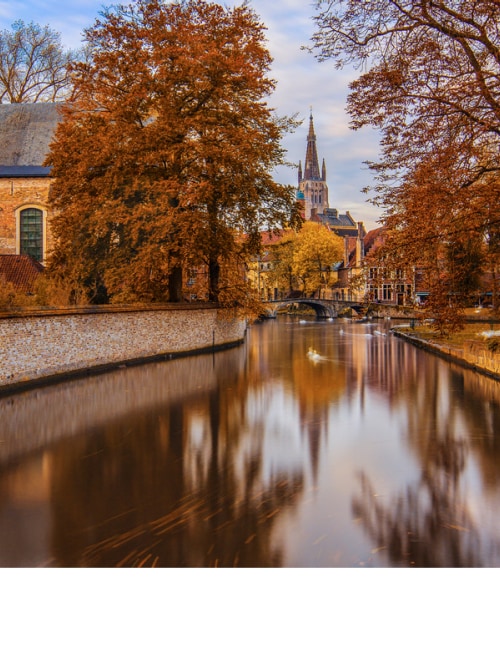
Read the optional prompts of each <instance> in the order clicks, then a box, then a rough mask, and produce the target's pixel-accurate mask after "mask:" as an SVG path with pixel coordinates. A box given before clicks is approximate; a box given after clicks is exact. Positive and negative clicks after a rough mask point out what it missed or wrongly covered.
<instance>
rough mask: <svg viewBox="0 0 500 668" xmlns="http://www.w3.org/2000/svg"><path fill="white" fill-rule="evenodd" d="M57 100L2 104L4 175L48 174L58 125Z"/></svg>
mask: <svg viewBox="0 0 500 668" xmlns="http://www.w3.org/2000/svg"><path fill="white" fill-rule="evenodd" d="M59 108H60V104H57V103H51V102H46V103H36V104H34V103H32V104H0V175H1V176H11V177H13V176H47V175H48V174H49V173H50V169H49V168H47V167H43V163H44V161H45V157H46V155H47V153H48V151H49V145H50V142H51V141H52V137H53V135H54V132H55V129H56V126H57V124H58V122H59Z"/></svg>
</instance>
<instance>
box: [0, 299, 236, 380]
mask: <svg viewBox="0 0 500 668" xmlns="http://www.w3.org/2000/svg"><path fill="white" fill-rule="evenodd" d="M245 329H246V323H245V322H244V321H243V320H241V319H239V318H234V317H230V316H228V314H227V312H223V311H220V310H218V309H217V308H215V307H213V308H211V307H209V306H198V307H194V306H189V307H182V306H179V307H170V306H164V307H148V308H135V307H130V308H125V307H121V308H117V307H96V308H83V309H66V310H64V311H63V310H57V311H47V312H45V311H41V312H32V313H22V314H4V315H3V316H0V391H2V390H3V391H6V390H13V389H16V388H17V387H18V386H23V387H24V386H25V385H26V384H36V383H37V382H43V381H47V380H48V379H52V380H53V379H57V378H58V377H61V376H62V377H66V376H69V375H78V374H82V373H88V372H89V371H90V372H91V371H95V372H97V371H99V370H105V369H107V368H112V367H114V366H119V365H120V364H126V363H134V362H139V361H146V360H153V359H161V358H170V357H176V356H180V355H187V354H192V353H195V352H203V351H209V350H212V349H214V350H215V349H221V348H224V347H228V346H231V345H236V344H237V343H239V342H241V341H242V340H243V338H244V336H245Z"/></svg>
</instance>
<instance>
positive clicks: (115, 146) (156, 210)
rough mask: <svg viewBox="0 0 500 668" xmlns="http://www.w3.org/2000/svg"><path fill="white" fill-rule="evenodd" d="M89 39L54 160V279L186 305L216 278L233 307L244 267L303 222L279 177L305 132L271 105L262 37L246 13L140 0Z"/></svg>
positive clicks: (196, 1)
mask: <svg viewBox="0 0 500 668" xmlns="http://www.w3.org/2000/svg"><path fill="white" fill-rule="evenodd" d="M85 37H86V41H87V44H88V47H89V51H90V60H89V61H88V62H85V63H79V64H76V65H75V66H74V68H73V79H74V86H75V96H74V99H73V100H72V102H71V104H69V105H67V107H66V110H65V112H64V118H63V121H62V122H61V124H60V125H59V128H58V131H57V134H56V138H55V141H54V143H53V145H52V148H51V152H50V155H49V156H48V159H47V163H48V164H51V165H52V169H53V172H52V173H53V175H54V176H55V183H54V188H53V193H52V205H53V206H54V207H55V209H56V210H57V211H58V215H57V216H56V218H55V220H54V231H55V237H56V247H55V252H54V254H53V257H52V261H51V264H50V270H51V271H52V272H54V273H55V274H59V275H62V276H65V277H66V278H67V279H68V280H70V281H73V282H74V283H75V285H85V286H86V288H87V290H88V291H89V293H90V295H91V299H92V301H100V300H108V299H112V300H115V301H116V300H131V299H135V300H163V299H165V298H168V299H170V300H173V301H178V300H179V299H180V298H181V284H182V270H183V268H185V267H188V266H201V265H205V266H206V267H207V268H208V292H209V298H210V299H211V300H215V301H221V300H223V301H224V302H227V303H229V304H232V305H234V304H235V302H237V301H238V299H239V297H238V295H240V294H241V291H240V289H239V287H240V286H235V288H238V289H235V292H234V293H231V290H230V287H231V285H232V284H233V283H234V277H235V276H238V272H235V271H234V264H235V261H236V260H238V261H239V262H240V263H243V262H244V260H245V258H246V257H248V256H249V255H251V254H253V253H255V252H256V250H258V247H259V240H260V235H259V234H258V232H259V228H260V227H262V226H267V227H269V228H273V227H282V226H286V225H288V224H289V223H290V216H291V215H292V216H294V215H295V213H294V207H295V203H294V200H295V198H294V191H293V188H291V187H287V186H282V185H279V184H277V183H275V182H274V180H273V179H272V177H271V173H272V171H273V169H274V168H275V167H276V166H277V165H279V164H282V163H283V162H284V159H285V152H284V149H283V148H282V146H281V139H282V137H283V135H284V134H285V133H286V132H287V131H289V130H291V129H293V128H294V127H295V124H296V123H295V121H294V119H290V118H278V117H276V116H275V114H274V112H273V110H272V109H271V108H269V107H268V104H267V101H266V100H267V98H268V96H269V95H270V94H271V92H272V91H273V89H274V85H275V84H274V82H273V81H272V80H271V79H269V78H268V76H267V74H268V71H269V68H270V64H271V57H270V55H269V52H268V50H267V48H266V46H265V41H264V26H263V25H262V24H261V22H260V21H259V19H258V17H257V16H256V14H255V13H254V11H253V10H251V9H250V8H249V6H248V5H246V4H243V5H242V6H240V7H235V8H232V9H229V8H224V7H222V6H220V5H218V4H215V3H206V2H202V1H201V0H186V1H181V2H174V3H167V4H166V3H163V2H161V1H160V0H139V2H137V3H135V4H132V5H129V6H123V5H119V6H117V7H114V8H111V9H106V10H104V12H103V13H102V17H101V19H99V20H97V21H96V23H95V25H94V26H93V27H92V28H90V29H88V30H87V31H86V33H85ZM226 274H227V276H226ZM240 274H241V272H240ZM228 276H231V280H229V279H228ZM241 282H242V283H243V278H241ZM222 285H223V286H224V290H223V292H221V286H222Z"/></svg>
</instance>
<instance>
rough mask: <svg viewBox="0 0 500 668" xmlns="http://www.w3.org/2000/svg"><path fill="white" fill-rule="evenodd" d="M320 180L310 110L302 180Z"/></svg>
mask: <svg viewBox="0 0 500 668" xmlns="http://www.w3.org/2000/svg"><path fill="white" fill-rule="evenodd" d="M316 179H317V180H320V179H321V175H320V172H319V162H318V151H317V149H316V134H315V132H314V123H313V115H312V109H311V114H310V116H309V133H308V135H307V149H306V163H305V168H304V180H306V181H314V180H316Z"/></svg>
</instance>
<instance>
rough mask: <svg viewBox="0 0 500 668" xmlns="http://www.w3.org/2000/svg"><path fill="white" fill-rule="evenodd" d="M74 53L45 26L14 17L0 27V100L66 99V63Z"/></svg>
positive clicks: (57, 34) (53, 100)
mask: <svg viewBox="0 0 500 668" xmlns="http://www.w3.org/2000/svg"><path fill="white" fill-rule="evenodd" d="M80 55H81V54H80ZM76 57H77V52H74V51H71V50H65V49H64V48H63V46H62V44H61V36H60V34H59V33H58V32H55V31H54V30H52V29H51V28H49V26H43V27H42V26H40V25H38V24H37V23H33V22H31V23H28V24H25V23H24V22H23V21H16V22H15V23H13V24H12V29H11V30H2V31H0V103H6V102H56V101H60V100H64V99H66V98H67V97H68V96H69V90H70V85H69V84H70V81H69V76H68V66H69V64H70V63H71V62H72V61H73V60H74V59H75V58H76Z"/></svg>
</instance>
